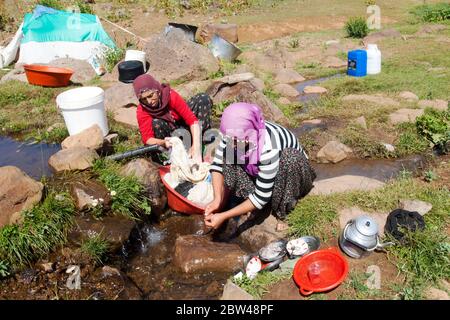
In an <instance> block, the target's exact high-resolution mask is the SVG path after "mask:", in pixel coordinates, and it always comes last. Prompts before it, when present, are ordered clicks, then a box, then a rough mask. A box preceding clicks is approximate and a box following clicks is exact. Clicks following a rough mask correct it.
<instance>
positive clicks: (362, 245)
mask: <svg viewBox="0 0 450 320" xmlns="http://www.w3.org/2000/svg"><path fill="white" fill-rule="evenodd" d="M392 244H393V243H392V242H387V243H381V242H380V237H379V235H378V224H377V222H376V221H375V220H373V219H372V218H371V217H369V216H359V217H357V218H356V219H352V220H350V221H349V222H347V224H346V225H345V228H344V230H343V231H342V234H341V235H340V237H339V246H340V247H341V249H342V251H344V252H345V253H346V254H347V255H349V256H350V257H352V258H356V259H359V258H362V257H364V256H367V255H368V254H370V253H371V252H372V251H374V250H378V249H382V248H384V247H386V246H389V245H392Z"/></svg>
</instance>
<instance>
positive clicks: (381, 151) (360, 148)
mask: <svg viewBox="0 0 450 320" xmlns="http://www.w3.org/2000/svg"><path fill="white" fill-rule="evenodd" d="M340 139H341V141H342V143H344V144H345V145H347V146H349V147H351V148H352V149H353V152H354V153H355V154H356V155H357V156H358V157H360V158H388V157H389V156H390V153H389V152H388V151H387V150H386V147H385V146H384V145H382V144H381V143H379V142H378V141H376V140H374V139H372V138H371V137H370V136H369V135H368V133H367V131H366V130H365V129H363V128H361V127H360V126H358V125H353V124H351V125H349V126H348V127H347V128H346V129H345V130H344V132H343V133H342V134H341V137H340Z"/></svg>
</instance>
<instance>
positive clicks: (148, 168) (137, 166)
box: [120, 159, 167, 216]
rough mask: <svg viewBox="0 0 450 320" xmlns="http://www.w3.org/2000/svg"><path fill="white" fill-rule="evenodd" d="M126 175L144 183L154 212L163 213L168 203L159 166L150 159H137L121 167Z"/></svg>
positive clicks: (122, 172)
mask: <svg viewBox="0 0 450 320" xmlns="http://www.w3.org/2000/svg"><path fill="white" fill-rule="evenodd" d="M120 172H121V174H122V175H124V176H134V177H136V178H137V179H138V181H139V182H140V183H142V184H143V185H144V186H145V188H146V190H147V194H148V198H149V201H150V204H151V207H152V214H156V215H158V216H159V215H161V214H162V213H163V210H164V208H165V207H166V204H167V196H166V192H165V189H164V186H163V184H162V182H161V178H160V176H159V167H158V166H157V165H156V164H155V163H153V162H152V161H150V160H147V159H136V160H132V161H130V162H128V163H127V164H126V165H124V166H123V167H122V169H121V171H120Z"/></svg>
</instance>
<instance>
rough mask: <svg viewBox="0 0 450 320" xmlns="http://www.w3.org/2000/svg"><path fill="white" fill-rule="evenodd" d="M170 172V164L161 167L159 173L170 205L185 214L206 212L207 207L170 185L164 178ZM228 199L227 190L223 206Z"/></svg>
mask: <svg viewBox="0 0 450 320" xmlns="http://www.w3.org/2000/svg"><path fill="white" fill-rule="evenodd" d="M169 172H170V166H165V167H161V168H159V175H160V177H161V180H162V183H163V184H164V186H165V187H166V190H167V203H168V205H169V207H170V208H171V209H172V210H174V211H176V212H180V213H185V214H205V207H200V206H198V205H196V204H195V203H193V202H191V201H189V200H188V199H186V198H185V197H183V196H182V195H181V194H179V193H178V192H176V191H175V189H173V188H172V187H171V186H169V184H168V183H167V182H166V180H164V176H165V175H166V174H167V173H169ZM227 199H228V192H227V191H226V192H225V195H224V198H223V202H222V205H221V207H223V205H224V204H225V202H226V201H227Z"/></svg>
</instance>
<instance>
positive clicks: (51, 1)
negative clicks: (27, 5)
mask: <svg viewBox="0 0 450 320" xmlns="http://www.w3.org/2000/svg"><path fill="white" fill-rule="evenodd" d="M38 4H40V5H42V6H46V7H50V8H53V9H56V10H64V4H63V3H62V1H58V0H40V1H39V2H38Z"/></svg>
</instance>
